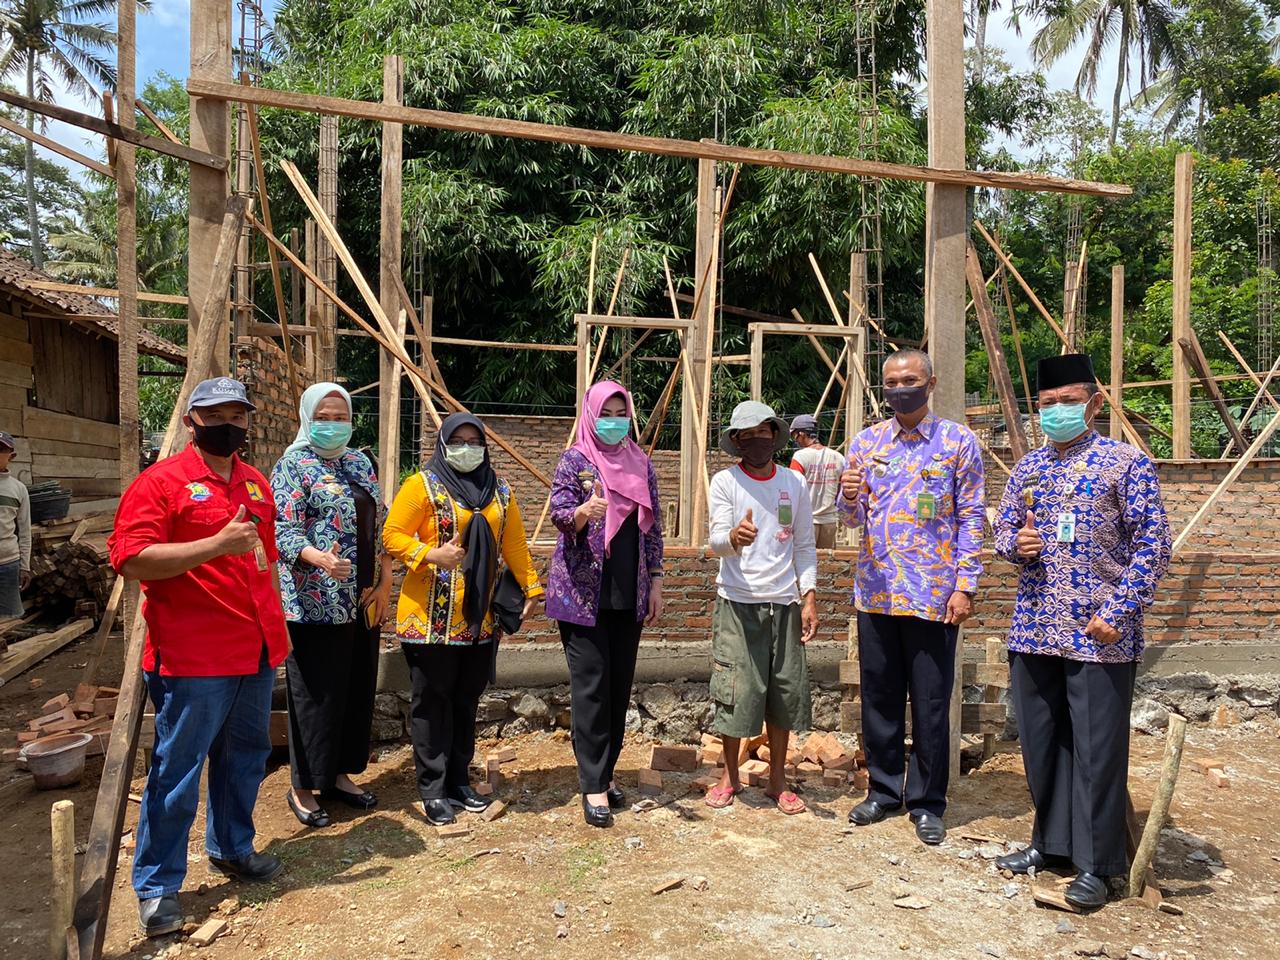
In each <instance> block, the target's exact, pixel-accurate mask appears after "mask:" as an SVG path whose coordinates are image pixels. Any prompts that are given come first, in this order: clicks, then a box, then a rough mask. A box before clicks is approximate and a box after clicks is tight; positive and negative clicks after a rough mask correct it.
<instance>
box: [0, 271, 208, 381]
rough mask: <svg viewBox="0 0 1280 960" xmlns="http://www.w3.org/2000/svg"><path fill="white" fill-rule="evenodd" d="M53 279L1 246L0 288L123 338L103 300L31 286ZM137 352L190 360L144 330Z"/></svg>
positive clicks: (139, 337) (171, 343)
mask: <svg viewBox="0 0 1280 960" xmlns="http://www.w3.org/2000/svg"><path fill="white" fill-rule="evenodd" d="M52 279H53V278H52V277H50V276H49V275H48V274H46V273H42V272H40V271H39V270H37V269H36V268H35V267H33V266H32V265H31V262H30V261H29V260H27V259H26V258H25V257H21V256H19V255H18V254H16V253H14V252H13V251H11V250H6V249H4V248H3V247H0V285H3V286H7V287H12V288H14V289H16V290H18V291H19V292H20V293H21V294H22V296H23V297H25V298H27V299H29V300H38V301H40V302H42V303H46V304H48V305H49V306H50V307H52V308H55V309H58V310H62V311H65V312H66V313H67V315H68V316H69V317H71V318H72V320H73V321H74V322H76V323H80V324H83V325H84V326H86V327H92V328H95V329H97V330H99V331H101V332H103V333H106V334H107V335H109V336H110V337H111V339H113V340H119V339H120V328H119V327H118V326H117V324H116V321H115V319H114V318H111V317H107V316H105V315H106V314H108V313H110V312H111V310H110V308H108V307H106V306H104V305H103V303H102V302H101V301H100V300H95V299H93V298H92V297H86V296H83V295H81V294H78V293H61V292H56V291H53V290H41V289H38V288H36V287H32V286H31V285H30V283H31V281H32V280H52ZM138 352H139V353H145V354H149V355H150V356H153V357H163V358H164V359H165V360H170V361H172V362H174V363H178V364H185V363H186V360H187V351H186V350H184V349H183V348H182V347H180V346H178V345H177V344H176V343H173V342H171V341H169V340H166V339H164V337H161V336H157V335H156V334H154V333H152V332H151V331H150V330H147V329H145V328H141V329H139V331H138Z"/></svg>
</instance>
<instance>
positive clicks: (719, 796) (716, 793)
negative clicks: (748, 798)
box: [703, 787, 742, 810]
mask: <svg viewBox="0 0 1280 960" xmlns="http://www.w3.org/2000/svg"><path fill="white" fill-rule="evenodd" d="M741 792H742V788H741V787H739V788H738V789H737V790H735V789H733V787H712V788H711V789H710V790H708V791H707V796H706V798H705V800H704V801H703V802H704V803H706V805H707V806H708V807H710V808H711V809H712V810H723V809H724V808H725V807H728V806H732V805H733V798H734V797H736V796H737V795H738V794H740V793H741Z"/></svg>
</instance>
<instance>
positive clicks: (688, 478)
mask: <svg viewBox="0 0 1280 960" xmlns="http://www.w3.org/2000/svg"><path fill="white" fill-rule="evenodd" d="M715 203H716V164H715V161H714V160H699V161H698V196H697V206H696V209H695V221H694V254H693V275H694V277H695V278H698V280H700V279H701V278H702V277H707V278H708V279H707V282H708V283H714V282H715V278H714V277H710V276H709V271H710V267H711V254H712V249H713V247H714V244H715V239H714V236H715ZM695 282H697V281H695ZM710 306H711V302H710V300H709V299H708V298H707V297H706V295H705V294H704V295H703V297H702V302H701V303H700V304H698V305H697V306H696V308H695V309H694V311H693V313H691V314H690V315H689V321H690V326H689V335H688V338H687V340H686V341H685V342H686V345H687V346H688V350H689V367H690V371H691V372H692V376H686V377H685V378H684V390H683V394H682V402H681V406H680V539H681V540H682V541H683V542H685V543H690V544H692V543H693V542H694V540H693V538H694V536H695V533H694V525H693V516H694V513H695V512H696V509H697V508H696V506H695V504H694V501H695V499H696V498H697V497H698V496H700V493H699V492H698V490H699V487H698V484H697V482H696V480H697V470H698V464H699V462H700V458H701V451H699V450H698V425H697V424H696V423H695V422H694V418H693V414H692V411H693V407H694V404H695V403H696V402H697V397H698V396H699V392H700V391H701V389H702V378H703V375H704V372H705V370H706V367H707V364H708V363H709V362H710V358H709V357H707V355H706V339H707V333H706V331H707V328H708V326H709V325H711V324H712V323H713V317H712V315H711V311H710Z"/></svg>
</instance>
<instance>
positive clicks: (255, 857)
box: [209, 853, 284, 883]
mask: <svg viewBox="0 0 1280 960" xmlns="http://www.w3.org/2000/svg"><path fill="white" fill-rule="evenodd" d="M209 866H211V867H213V869H215V870H217V871H218V872H219V873H221V874H225V875H226V876H228V877H231V878H232V879H233V880H253V881H255V882H258V883H266V882H267V881H268V880H274V879H275V878H276V876H277V875H278V874H279V873H280V871H281V870H283V869H284V864H283V863H281V862H280V858H279V857H273V856H272V855H271V854H269V853H251V854H249V856H247V857H241V858H240V859H239V860H219V859H218V858H217V857H210V858H209Z"/></svg>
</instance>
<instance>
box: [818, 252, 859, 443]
mask: <svg viewBox="0 0 1280 960" xmlns="http://www.w3.org/2000/svg"><path fill="white" fill-rule="evenodd" d="M848 303H849V316H848V319H847V324H848V326H851V327H854V328H855V329H856V330H857V331H858V336H857V337H855V338H854V341H853V343H852V344H851V346H852V349H851V350H850V351H849V367H848V370H847V376H846V383H847V382H848V380H852V379H853V378H854V377H856V376H857V375H858V374H859V373H861V374H862V375H863V378H864V379H865V377H866V369H867V331H866V328H865V327H863V326H862V325H861V324H859V323H858V322H857V318H858V316H859V315H861V316H864V317H867V318H868V319H870V317H871V311H870V310H868V309H867V255H866V254H865V253H863V252H855V253H851V254H850V255H849V300H848ZM823 352H824V353H825V352H826V351H823ZM844 398H845V404H846V412H845V417H844V421H845V436H847V437H848V438H849V439H850V440H851V441H852V439H853V438H854V437H856V436H857V435H858V434H859V433H861V432H862V428H863V427H864V426H865V425H866V407H865V405H864V404H863V402H862V396H861V395H860V394H859V393H858V392H857V391H856V390H850V389H849V388H848V387H847V386H846V387H844ZM834 437H835V434H834V432H833V433H832V439H834Z"/></svg>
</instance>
